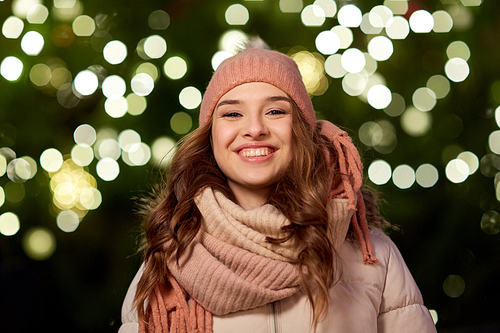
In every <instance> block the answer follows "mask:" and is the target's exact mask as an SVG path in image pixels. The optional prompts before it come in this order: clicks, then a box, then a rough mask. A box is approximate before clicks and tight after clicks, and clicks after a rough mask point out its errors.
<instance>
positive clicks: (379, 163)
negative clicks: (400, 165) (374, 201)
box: [368, 160, 392, 185]
mask: <svg viewBox="0 0 500 333" xmlns="http://www.w3.org/2000/svg"><path fill="white" fill-rule="evenodd" d="M391 175H392V170H391V166H390V165H389V163H387V162H386V161H383V160H376V161H373V162H372V163H371V164H370V166H369V167H368V178H370V180H371V181H372V183H374V184H375V185H384V184H386V183H387V182H388V181H389V180H390V179H391Z"/></svg>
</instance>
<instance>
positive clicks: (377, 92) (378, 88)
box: [367, 84, 392, 110]
mask: <svg viewBox="0 0 500 333" xmlns="http://www.w3.org/2000/svg"><path fill="white" fill-rule="evenodd" d="M367 98H368V104H370V105H371V106H372V107H373V108H374V109H379V110H380V109H384V108H386V107H387V106H389V104H390V103H391V99H392V94H391V91H390V89H389V88H387V87H386V86H385V85H383V84H377V85H374V86H372V87H371V88H370V90H368V94H367Z"/></svg>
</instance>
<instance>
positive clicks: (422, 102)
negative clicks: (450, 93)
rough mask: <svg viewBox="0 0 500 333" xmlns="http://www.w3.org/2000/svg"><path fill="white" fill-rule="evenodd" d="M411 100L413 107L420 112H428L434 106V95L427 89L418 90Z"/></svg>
mask: <svg viewBox="0 0 500 333" xmlns="http://www.w3.org/2000/svg"><path fill="white" fill-rule="evenodd" d="M411 99H412V102H413V106H415V107H416V108H417V109H419V110H420V111H430V110H432V109H433V108H434V106H435V105H436V94H435V93H434V92H433V91H432V90H431V89H429V88H418V89H417V90H415V92H414V93H413V95H412V97H411Z"/></svg>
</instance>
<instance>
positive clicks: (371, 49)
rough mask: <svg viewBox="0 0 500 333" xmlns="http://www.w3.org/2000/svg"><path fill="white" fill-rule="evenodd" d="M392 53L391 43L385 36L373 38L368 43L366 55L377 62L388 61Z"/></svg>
mask: <svg viewBox="0 0 500 333" xmlns="http://www.w3.org/2000/svg"><path fill="white" fill-rule="evenodd" d="M393 52H394V46H393V45H392V41H391V40H390V39H389V38H387V37H385V36H377V37H374V38H372V40H370V42H369V43H368V53H369V54H370V55H371V56H372V57H373V59H375V60H377V61H384V60H387V59H389V58H390V57H391V55H392V53H393Z"/></svg>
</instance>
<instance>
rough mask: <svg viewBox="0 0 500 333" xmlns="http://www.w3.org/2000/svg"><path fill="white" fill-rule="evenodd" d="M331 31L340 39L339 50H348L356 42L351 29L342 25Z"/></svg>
mask: <svg viewBox="0 0 500 333" xmlns="http://www.w3.org/2000/svg"><path fill="white" fill-rule="evenodd" d="M330 31H331V32H333V33H334V34H336V35H337V36H338V37H339V41H340V46H339V48H341V49H347V48H348V47H349V46H351V44H352V42H353V40H354V36H353V33H352V30H351V29H349V28H347V27H343V26H341V25H336V26H334V27H333V28H332V29H330Z"/></svg>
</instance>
